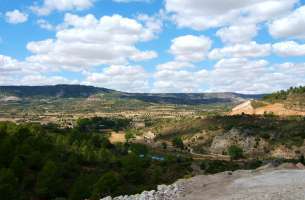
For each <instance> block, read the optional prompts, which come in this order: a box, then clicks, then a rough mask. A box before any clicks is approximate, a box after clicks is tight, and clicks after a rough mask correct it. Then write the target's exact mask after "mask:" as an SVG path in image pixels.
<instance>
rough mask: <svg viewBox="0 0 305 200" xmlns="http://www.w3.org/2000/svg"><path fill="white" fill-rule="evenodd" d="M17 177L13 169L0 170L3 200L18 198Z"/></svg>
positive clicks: (0, 192) (0, 191) (0, 193)
mask: <svg viewBox="0 0 305 200" xmlns="http://www.w3.org/2000/svg"><path fill="white" fill-rule="evenodd" d="M17 194H18V188H17V178H16V176H15V175H14V172H13V171H12V170H11V169H5V168H3V169H1V170H0V198H1V200H15V199H18V196H17Z"/></svg>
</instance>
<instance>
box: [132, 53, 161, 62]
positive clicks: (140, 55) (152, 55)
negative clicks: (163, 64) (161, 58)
mask: <svg viewBox="0 0 305 200" xmlns="http://www.w3.org/2000/svg"><path fill="white" fill-rule="evenodd" d="M157 57H158V53H157V52H155V51H142V52H139V53H136V54H134V55H133V56H131V58H130V59H131V60H134V61H143V60H150V59H153V58H157Z"/></svg>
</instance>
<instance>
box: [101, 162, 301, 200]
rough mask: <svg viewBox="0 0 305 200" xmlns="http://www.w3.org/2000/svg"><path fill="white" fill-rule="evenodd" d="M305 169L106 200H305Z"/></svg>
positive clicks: (205, 179)
mask: <svg viewBox="0 0 305 200" xmlns="http://www.w3.org/2000/svg"><path fill="white" fill-rule="evenodd" d="M302 169H304V165H302V164H300V163H298V164H297V165H295V164H292V163H289V164H284V165H281V166H279V167H278V168H274V167H272V166H269V165H268V167H261V168H259V169H257V170H253V171H245V170H241V171H235V172H223V173H219V174H215V175H208V176H204V175H202V176H196V177H193V178H190V179H183V180H179V181H177V182H176V183H174V184H173V185H169V186H165V185H161V186H158V189H157V191H149V192H148V191H145V192H143V193H141V194H137V195H132V196H120V197H115V198H111V197H106V198H103V199H102V200H173V199H176V200H211V199H213V200H304V199H305V170H302Z"/></svg>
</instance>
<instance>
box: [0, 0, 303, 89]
mask: <svg viewBox="0 0 305 200" xmlns="http://www.w3.org/2000/svg"><path fill="white" fill-rule="evenodd" d="M0 38H1V39H0V85H53V84H86V85H94V86H99V87H106V88H111V89H116V90H121V91H128V92H227V91H230V92H242V93H265V92H271V91H276V90H280V89H286V88H288V87H290V86H298V85H305V44H304V43H305V6H304V1H303V0H302V1H300V0H249V1H244V0H75V1H74V0H73V1H72V0H37V1H32V0H23V1H20V0H1V4H0Z"/></svg>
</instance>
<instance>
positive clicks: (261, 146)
mask: <svg viewBox="0 0 305 200" xmlns="http://www.w3.org/2000/svg"><path fill="white" fill-rule="evenodd" d="M231 145H237V146H239V147H241V148H242V149H243V151H244V153H246V154H249V155H254V154H255V155H260V154H262V155H265V154H266V152H265V150H266V149H267V148H268V147H269V146H270V145H269V144H268V143H267V142H265V141H264V140H263V139H259V140H257V139H256V138H255V137H253V136H248V135H247V134H246V133H242V132H240V131H239V130H237V129H231V130H230V131H228V132H227V133H224V134H222V135H217V136H215V137H214V138H213V141H212V144H211V146H210V148H209V151H210V152H211V153H214V154H222V153H224V152H226V151H227V149H228V148H229V147H230V146H231Z"/></svg>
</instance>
